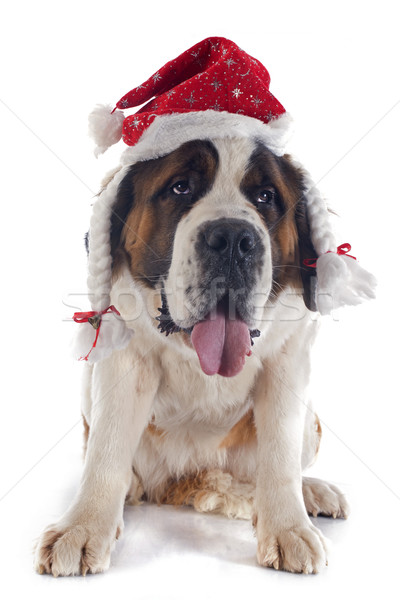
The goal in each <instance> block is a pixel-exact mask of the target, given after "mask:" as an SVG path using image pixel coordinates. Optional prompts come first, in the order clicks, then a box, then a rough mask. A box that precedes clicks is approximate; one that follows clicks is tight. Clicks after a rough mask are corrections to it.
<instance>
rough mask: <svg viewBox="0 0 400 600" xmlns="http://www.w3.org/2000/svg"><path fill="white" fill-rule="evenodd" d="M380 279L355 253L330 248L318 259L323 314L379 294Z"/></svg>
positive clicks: (318, 292)
mask: <svg viewBox="0 0 400 600" xmlns="http://www.w3.org/2000/svg"><path fill="white" fill-rule="evenodd" d="M375 287H376V279H375V277H374V276H373V275H372V274H371V273H369V272H368V271H366V270H365V269H363V268H362V267H361V266H360V264H359V263H358V262H357V260H355V259H354V258H352V257H351V256H346V255H345V254H336V253H335V252H328V253H326V254H322V256H320V257H319V258H318V260H317V290H316V303H317V309H318V310H319V312H320V313H321V315H328V314H329V313H330V312H331V311H332V310H333V309H335V308H339V307H340V306H345V305H350V306H351V305H355V304H360V303H361V302H362V301H363V300H366V299H370V298H374V297H375V292H374V290H375Z"/></svg>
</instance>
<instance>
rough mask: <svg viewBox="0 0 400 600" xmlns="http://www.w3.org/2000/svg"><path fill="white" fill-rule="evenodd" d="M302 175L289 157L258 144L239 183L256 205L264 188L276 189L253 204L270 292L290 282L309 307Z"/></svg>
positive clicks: (307, 238)
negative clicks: (266, 242) (267, 258)
mask: <svg viewBox="0 0 400 600" xmlns="http://www.w3.org/2000/svg"><path fill="white" fill-rule="evenodd" d="M302 180H303V178H302V174H301V172H300V170H299V169H297V168H296V167H294V166H293V164H292V162H291V160H290V157H289V156H288V155H285V156H283V157H277V156H275V155H274V154H273V153H272V152H270V151H269V150H268V149H267V148H265V147H264V146H262V145H261V144H260V145H259V146H258V147H257V149H256V150H255V151H254V153H253V155H252V156H251V159H250V162H249V167H248V170H247V172H246V175H245V177H244V179H243V181H242V183H241V189H242V191H243V193H244V194H245V195H246V197H247V198H248V199H249V200H250V201H251V202H253V204H254V203H256V204H257V197H258V195H259V193H260V192H262V191H263V189H265V188H269V187H272V188H274V189H275V190H276V194H275V198H274V199H273V200H272V201H271V202H267V203H265V204H257V211H258V212H259V214H260V215H261V217H262V219H263V221H264V223H265V226H266V229H267V230H268V233H269V235H270V239H271V248H272V261H273V267H274V270H273V279H274V286H273V288H272V293H273V295H274V296H276V295H278V294H279V292H280V290H281V289H282V288H284V287H285V286H286V285H288V284H291V285H293V286H294V287H295V288H300V289H301V288H302V287H303V288H304V296H305V302H306V305H307V306H308V307H309V308H310V307H311V308H312V306H311V299H310V297H311V292H310V288H309V285H310V281H309V278H310V276H311V275H315V273H314V271H307V272H306V270H305V267H304V265H303V262H302V260H303V258H307V257H312V256H315V250H313V247H312V244H311V240H310V235H309V228H308V222H307V217H306V212H305V210H299V208H300V206H301V205H302V202H303V200H304V199H303V189H302Z"/></svg>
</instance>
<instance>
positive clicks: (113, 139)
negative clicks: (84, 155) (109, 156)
mask: <svg viewBox="0 0 400 600" xmlns="http://www.w3.org/2000/svg"><path fill="white" fill-rule="evenodd" d="M112 110H113V108H112V106H111V105H110V104H107V105H103V104H98V105H97V106H96V107H95V108H94V109H93V110H92V112H91V113H90V115H89V135H90V137H91V138H92V139H93V140H94V142H95V143H96V148H95V150H94V153H95V156H96V158H97V157H98V156H99V154H103V152H105V151H106V150H107V148H109V147H110V146H112V145H113V144H116V143H117V142H119V140H120V139H121V136H122V123H123V121H124V119H125V115H124V113H123V112H122V111H121V110H116V111H114V112H112Z"/></svg>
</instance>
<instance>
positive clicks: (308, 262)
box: [303, 243, 357, 269]
mask: <svg viewBox="0 0 400 600" xmlns="http://www.w3.org/2000/svg"><path fill="white" fill-rule="evenodd" d="M350 250H351V246H350V244H348V243H345V244H341V245H340V246H338V247H337V249H336V254H339V256H341V255H342V254H346V256H348V257H349V258H354V260H357V259H356V257H355V256H352V255H351V254H349V252H350ZM329 253H332V250H328V252H327V254H329ZM317 260H318V259H317V258H305V259H304V260H303V265H305V266H306V267H313V268H314V269H315V268H316V266H317Z"/></svg>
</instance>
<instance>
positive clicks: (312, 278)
mask: <svg viewBox="0 0 400 600" xmlns="http://www.w3.org/2000/svg"><path fill="white" fill-rule="evenodd" d="M280 164H281V169H282V172H283V174H284V177H285V182H286V185H287V186H288V188H289V190H290V191H291V194H292V198H293V202H295V215H294V216H295V222H296V228H297V245H298V253H297V258H298V265H297V266H298V267H299V272H300V276H301V281H302V285H303V298H304V304H305V305H306V307H307V308H308V310H312V311H316V310H317V307H316V302H315V289H316V284H317V278H316V269H315V268H314V267H309V266H307V265H305V264H304V260H305V259H310V258H311V259H312V258H316V256H317V254H316V251H315V249H314V246H313V243H312V241H311V234H310V226H309V223H308V216H307V196H306V190H305V187H304V176H303V171H302V168H301V166H300V165H299V164H298V163H297V162H296V161H294V160H293V159H292V158H291V156H290V155H289V154H285V155H284V156H283V157H282V158H281V162H280Z"/></svg>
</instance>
